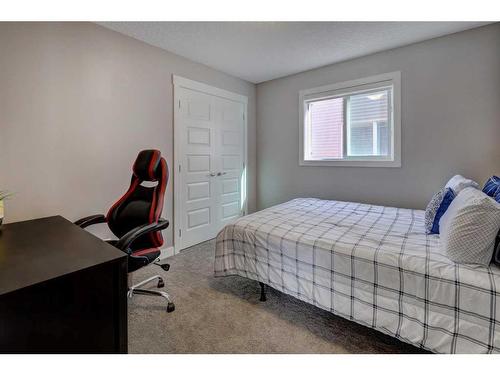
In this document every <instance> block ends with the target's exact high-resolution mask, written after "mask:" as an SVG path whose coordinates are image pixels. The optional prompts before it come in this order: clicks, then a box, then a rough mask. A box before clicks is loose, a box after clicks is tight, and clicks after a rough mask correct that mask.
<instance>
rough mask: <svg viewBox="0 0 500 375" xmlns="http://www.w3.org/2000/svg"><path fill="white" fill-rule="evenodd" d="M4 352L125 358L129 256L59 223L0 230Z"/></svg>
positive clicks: (31, 223)
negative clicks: (93, 354)
mask: <svg viewBox="0 0 500 375" xmlns="http://www.w3.org/2000/svg"><path fill="white" fill-rule="evenodd" d="M0 352H3V353H126V352H127V257H126V254H124V253H123V252H121V251H120V250H118V249H116V248H114V247H113V246H111V245H108V244H107V243H105V242H103V241H101V240H100V239H98V238H97V237H95V236H93V235H92V234H90V233H88V232H86V231H84V230H83V229H80V228H79V227H77V226H76V225H74V224H72V223H71V222H70V221H68V220H66V219H64V218H63V217H61V216H52V217H47V218H43V219H37V220H29V221H23V222H18V223H13V224H7V225H3V226H1V227H0Z"/></svg>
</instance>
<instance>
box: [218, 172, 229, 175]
mask: <svg viewBox="0 0 500 375" xmlns="http://www.w3.org/2000/svg"><path fill="white" fill-rule="evenodd" d="M225 174H227V172H219V173H217V176H224V175H225Z"/></svg>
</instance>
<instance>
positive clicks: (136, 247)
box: [75, 150, 175, 312]
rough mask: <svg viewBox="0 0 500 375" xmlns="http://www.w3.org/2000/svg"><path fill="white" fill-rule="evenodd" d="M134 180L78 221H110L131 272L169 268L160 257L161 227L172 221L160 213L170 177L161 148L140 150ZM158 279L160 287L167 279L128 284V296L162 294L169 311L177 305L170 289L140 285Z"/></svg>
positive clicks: (80, 223)
mask: <svg viewBox="0 0 500 375" xmlns="http://www.w3.org/2000/svg"><path fill="white" fill-rule="evenodd" d="M132 170H133V174H132V180H131V182H130V187H129V188H128V190H127V192H126V193H125V194H124V195H123V196H122V197H121V198H120V199H119V200H118V201H117V202H116V203H115V204H113V206H111V208H110V209H109V211H108V214H107V215H106V216H104V215H92V216H88V217H85V218H82V219H80V220H77V221H76V222H75V224H76V225H78V226H79V227H81V228H86V227H88V226H90V225H93V224H98V223H107V224H108V227H109V229H110V230H111V231H112V232H113V234H114V235H115V236H116V237H118V240H111V241H107V242H108V243H110V244H112V245H113V246H115V247H117V248H118V249H120V250H122V251H124V252H125V253H127V254H128V272H129V274H130V273H131V272H134V271H136V270H138V269H139V268H142V267H144V266H147V265H148V264H150V263H154V264H156V265H159V266H160V267H162V268H163V269H164V270H165V271H168V270H169V268H170V266H169V264H167V263H162V261H161V260H160V259H159V256H160V249H159V248H160V247H161V246H162V245H163V237H162V235H161V231H162V230H163V229H166V228H167V227H168V225H169V222H168V221H167V220H165V219H162V218H161V217H160V215H161V212H162V209H163V199H164V195H165V189H166V187H167V181H168V167H167V163H166V161H165V159H164V158H162V157H161V153H160V151H158V150H144V151H141V152H139V155H137V158H136V160H135V163H134V166H133V168H132ZM145 181H148V182H157V184H156V186H153V187H147V186H143V185H142V183H143V182H145ZM155 280H158V284H157V287H158V288H163V287H164V286H165V283H164V281H163V279H162V278H161V277H160V276H159V275H155V276H153V277H150V278H148V279H146V280H144V281H142V282H140V283H138V284H135V285H132V286H130V287H129V291H128V296H129V298H132V296H133V295H134V294H142V295H154V296H161V297H163V298H165V299H166V300H167V311H168V312H172V311H174V309H175V305H174V303H173V302H172V301H171V299H170V296H169V295H168V293H166V292H164V291H157V290H149V289H140V287H141V286H143V285H145V284H148V283H150V282H152V281H155Z"/></svg>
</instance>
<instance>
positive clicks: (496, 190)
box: [483, 176, 500, 203]
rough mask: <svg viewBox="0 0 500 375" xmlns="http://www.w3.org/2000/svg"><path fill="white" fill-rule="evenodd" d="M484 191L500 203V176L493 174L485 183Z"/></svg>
mask: <svg viewBox="0 0 500 375" xmlns="http://www.w3.org/2000/svg"><path fill="white" fill-rule="evenodd" d="M483 193H485V194H486V195H489V196H490V197H492V198H494V199H495V200H496V201H497V202H498V203H500V177H498V176H491V177H490V178H489V179H488V181H486V183H485V184H484V187H483Z"/></svg>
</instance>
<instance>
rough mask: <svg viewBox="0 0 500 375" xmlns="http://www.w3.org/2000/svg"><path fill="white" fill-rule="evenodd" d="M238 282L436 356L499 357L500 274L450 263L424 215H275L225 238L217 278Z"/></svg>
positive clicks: (219, 245)
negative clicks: (271, 290)
mask: <svg viewBox="0 0 500 375" xmlns="http://www.w3.org/2000/svg"><path fill="white" fill-rule="evenodd" d="M229 275H239V276H243V277H246V278H249V279H252V280H256V281H259V282H263V283H265V284H267V285H269V286H271V287H273V288H275V289H277V290H279V291H281V292H283V293H286V294H289V295H291V296H294V297H296V298H298V299H300V300H302V301H305V302H308V303H310V304H313V305H315V306H317V307H319V308H322V309H324V310H327V311H330V312H332V313H333V314H336V315H339V316H342V317H344V318H347V319H350V320H352V321H355V322H357V323H360V324H363V325H366V326H368V327H371V328H374V329H377V330H379V331H382V332H384V333H386V334H388V335H391V336H394V337H396V338H398V339H399V340H401V341H405V342H408V343H411V344H414V345H416V346H418V347H421V348H424V349H427V350H430V351H433V352H437V353H498V352H499V351H500V328H499V322H498V320H497V318H498V317H499V309H500V303H497V300H498V293H499V292H498V289H497V285H500V269H499V268H498V267H497V266H494V265H492V266H490V267H484V266H474V265H458V264H455V263H454V262H452V261H450V260H449V259H448V258H447V257H446V256H445V255H444V254H443V253H442V251H441V249H440V246H439V235H428V234H426V233H425V229H424V211H421V210H410V209H403V208H395V207H383V206H375V205H368V204H361V203H352V202H341V201H331V200H321V199H313V198H299V199H294V200H291V201H289V202H286V203H283V204H280V205H277V206H274V207H270V208H267V209H265V210H262V211H259V212H257V213H254V214H251V215H248V216H244V217H241V218H239V219H238V220H236V221H235V222H233V223H231V224H229V225H227V226H226V227H224V228H223V229H222V231H221V232H220V233H219V234H218V235H217V239H216V253H215V276H229ZM499 302H500V301H499Z"/></svg>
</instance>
